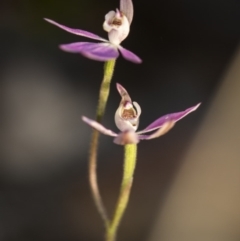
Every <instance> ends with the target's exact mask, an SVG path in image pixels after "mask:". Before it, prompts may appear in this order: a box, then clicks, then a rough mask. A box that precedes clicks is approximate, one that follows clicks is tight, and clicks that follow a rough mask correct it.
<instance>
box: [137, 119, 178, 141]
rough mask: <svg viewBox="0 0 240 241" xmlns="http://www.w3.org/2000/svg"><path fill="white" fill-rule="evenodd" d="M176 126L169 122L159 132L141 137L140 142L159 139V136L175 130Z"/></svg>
mask: <svg viewBox="0 0 240 241" xmlns="http://www.w3.org/2000/svg"><path fill="white" fill-rule="evenodd" d="M174 125H175V122H174V121H171V120H170V121H167V122H165V123H164V124H163V125H162V126H161V127H160V129H158V130H157V131H155V132H154V133H152V134H151V135H139V136H138V138H139V139H140V140H150V139H153V138H157V137H159V136H163V135H164V134H166V133H167V132H168V131H170V130H171V129H172V128H173V126H174Z"/></svg>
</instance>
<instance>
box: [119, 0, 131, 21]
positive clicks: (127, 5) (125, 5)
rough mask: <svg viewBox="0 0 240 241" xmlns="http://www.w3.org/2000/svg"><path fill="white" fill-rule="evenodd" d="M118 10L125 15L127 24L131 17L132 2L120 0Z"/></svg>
mask: <svg viewBox="0 0 240 241" xmlns="http://www.w3.org/2000/svg"><path fill="white" fill-rule="evenodd" d="M120 11H121V12H123V13H124V15H125V16H126V17H127V19H128V22H129V24H131V22H132V19H133V3H132V0H120Z"/></svg>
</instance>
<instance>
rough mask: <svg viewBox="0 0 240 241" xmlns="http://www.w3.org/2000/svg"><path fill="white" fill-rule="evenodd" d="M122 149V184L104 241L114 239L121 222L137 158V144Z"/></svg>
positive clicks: (113, 240) (112, 240)
mask: <svg viewBox="0 0 240 241" xmlns="http://www.w3.org/2000/svg"><path fill="white" fill-rule="evenodd" d="M124 150H125V155H124V168H123V179H122V184H121V189H120V195H119V198H118V202H117V205H116V209H115V212H114V216H113V219H112V221H111V223H110V224H109V227H108V229H107V233H106V241H115V238H116V233H117V229H118V226H119V224H120V222H121V219H122V217H123V214H124V211H125V209H126V207H127V204H128V200H129V196H130V192H131V187H132V182H133V174H134V170H135V166H136V159H137V145H136V144H128V145H125V146H124Z"/></svg>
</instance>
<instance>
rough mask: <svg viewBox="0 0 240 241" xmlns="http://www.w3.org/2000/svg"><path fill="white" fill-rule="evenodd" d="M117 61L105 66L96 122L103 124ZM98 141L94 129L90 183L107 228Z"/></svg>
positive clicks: (97, 133) (91, 147) (91, 145)
mask: <svg viewBox="0 0 240 241" xmlns="http://www.w3.org/2000/svg"><path fill="white" fill-rule="evenodd" d="M115 63H116V60H115V59H114V60H109V61H107V62H106V63H105V64H104V76H103V80H102V83H101V87H100V91H99V100H98V106H97V111H96V121H97V122H101V121H102V118H103V115H104V112H105V109H106V104H107V100H108V96H109V91H110V84H111V80H112V76H113V72H114V66H115ZM98 139H99V131H98V130H96V129H93V132H92V139H91V144H90V155H89V183H90V187H91V191H92V195H93V200H94V203H95V205H96V207H97V210H98V212H99V214H100V215H101V217H102V219H103V221H104V224H105V227H106V228H107V227H108V225H109V218H108V215H107V211H106V209H105V207H104V204H103V202H102V198H101V195H100V192H99V187H98V182H97V149H98Z"/></svg>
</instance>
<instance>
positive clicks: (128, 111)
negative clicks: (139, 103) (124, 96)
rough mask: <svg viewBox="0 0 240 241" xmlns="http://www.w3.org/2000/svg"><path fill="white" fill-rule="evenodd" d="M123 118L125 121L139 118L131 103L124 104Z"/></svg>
mask: <svg viewBox="0 0 240 241" xmlns="http://www.w3.org/2000/svg"><path fill="white" fill-rule="evenodd" d="M121 116H122V118H123V119H124V120H129V119H134V118H136V117H137V113H136V110H135V109H134V108H133V105H132V104H131V103H130V102H128V101H127V102H126V103H125V104H124V109H123V112H122V115H121Z"/></svg>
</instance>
